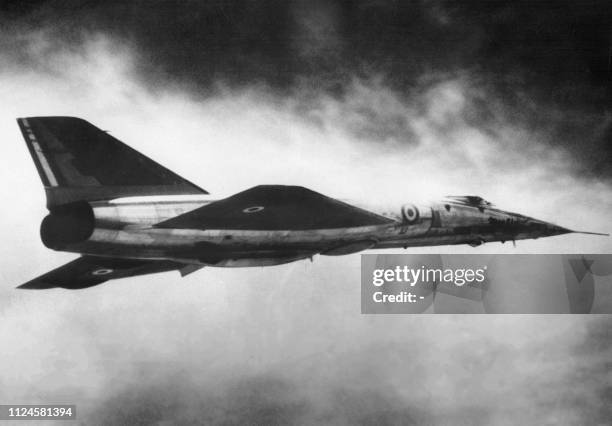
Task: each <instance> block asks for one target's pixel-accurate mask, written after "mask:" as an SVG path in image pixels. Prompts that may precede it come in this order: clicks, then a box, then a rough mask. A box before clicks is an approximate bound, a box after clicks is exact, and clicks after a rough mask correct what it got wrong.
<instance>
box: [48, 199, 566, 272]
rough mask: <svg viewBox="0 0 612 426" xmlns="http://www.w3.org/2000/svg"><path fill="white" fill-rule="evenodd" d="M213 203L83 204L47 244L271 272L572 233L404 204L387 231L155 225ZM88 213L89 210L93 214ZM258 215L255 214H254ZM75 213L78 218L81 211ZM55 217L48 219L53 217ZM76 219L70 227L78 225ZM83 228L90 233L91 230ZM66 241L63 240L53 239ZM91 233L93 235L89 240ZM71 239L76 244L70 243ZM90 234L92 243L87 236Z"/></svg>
mask: <svg viewBox="0 0 612 426" xmlns="http://www.w3.org/2000/svg"><path fill="white" fill-rule="evenodd" d="M213 201H214V200H209V199H206V196H203V197H200V196H195V197H194V196H187V197H176V196H175V197H131V198H124V199H116V200H109V201H97V202H89V203H87V205H86V206H84V205H83V204H81V205H80V207H79V208H80V209H81V210H82V211H81V212H80V213H78V214H80V215H90V216H91V218H90V219H89V222H88V224H87V225H83V227H84V229H83V232H81V233H79V232H76V233H74V232H72V233H71V232H68V230H63V229H55V230H49V228H50V227H52V226H55V227H56V228H57V227H58V226H60V225H58V224H57V223H59V222H58V221H57V220H56V221H55V222H53V221H51V220H47V219H45V221H47V223H50V222H53V223H51V224H47V225H46V227H47V229H45V225H44V223H43V226H42V228H41V235H42V236H43V241H44V242H45V244H46V245H47V246H48V247H50V248H52V249H55V250H62V251H70V252H76V253H81V254H87V255H94V256H108V257H113V258H129V259H147V260H173V261H176V262H181V263H185V264H199V265H208V266H220V267H241V266H268V265H276V264H282V263H287V262H292V261H295V260H300V259H305V258H309V257H312V256H313V255H314V254H323V255H343V254H350V253H355V252H359V251H362V250H365V249H389V248H407V247H417V246H433V245H450V244H470V245H472V246H476V245H480V244H482V243H485V242H493V241H502V242H505V241H510V240H512V241H514V240H520V239H528V238H539V237H543V236H551V235H558V234H563V233H566V232H569V231H568V230H566V229H564V228H561V227H558V226H556V225H552V224H548V223H546V222H542V221H539V220H536V219H532V218H529V217H526V216H522V215H519V214H516V213H510V212H506V211H502V210H498V209H495V208H493V207H491V206H490V205H486V204H479V205H470V204H466V203H461V202H453V201H448V200H445V201H441V202H439V203H433V204H431V205H426V206H416V205H412V204H406V205H404V206H398V208H397V209H396V211H392V212H387V213H381V215H382V216H385V217H388V218H390V219H392V222H390V223H388V224H383V225H372V226H358V227H345V228H334V229H308V230H249V229H235V230H232V229H171V228H170V229H169V228H160V227H156V226H155V225H156V224H158V223H160V222H163V221H165V220H168V219H171V218H173V217H176V216H179V215H182V214H185V213H187V212H190V211H192V210H195V209H197V208H200V207H203V206H204V205H206V204H209V203H212V202H213ZM88 208H89V209H90V211H86V210H87V209H88ZM257 213H258V211H257V209H253V211H252V212H249V214H253V215H256V214H257ZM75 214H77V213H75ZM53 215H54V213H51V215H50V216H53ZM83 221H87V220H86V219H83ZM76 222H78V221H75V220H74V218H73V217H71V218H70V220H67V221H66V223H69V225H62V226H71V227H74V226H75V225H74V224H75V223H76ZM85 227H89V228H90V230H89V232H87V230H86V229H85ZM56 234H57V235H61V237H62V238H63V239H62V240H61V241H59V240H56V239H55V240H54V238H53V235H56ZM87 234H88V235H87ZM66 235H75V238H74V239H72V240H70V239H68V240H67V239H66ZM84 236H87V238H83V237H84Z"/></svg>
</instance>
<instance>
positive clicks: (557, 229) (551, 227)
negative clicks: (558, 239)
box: [542, 222, 574, 237]
mask: <svg viewBox="0 0 612 426" xmlns="http://www.w3.org/2000/svg"><path fill="white" fill-rule="evenodd" d="M542 223H543V224H544V226H545V227H544V234H545V235H546V236H547V237H550V236H553V235H563V234H571V233H572V232H574V231H572V230H571V229H567V228H564V227H562V226H558V225H555V224H553V223H547V222H542Z"/></svg>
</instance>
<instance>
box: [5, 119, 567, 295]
mask: <svg viewBox="0 0 612 426" xmlns="http://www.w3.org/2000/svg"><path fill="white" fill-rule="evenodd" d="M17 122H18V124H19V127H20V129H21V132H22V133H23V137H24V139H25V142H26V144H27V147H28V149H29V151H30V154H31V155H32V158H33V160H34V163H35V164H36V168H37V169H38V173H39V175H40V178H41V179H42V182H43V185H44V188H45V193H46V198H47V209H48V210H49V214H48V215H47V216H46V217H45V218H44V219H43V221H42V224H41V227H40V236H41V239H42V242H43V243H44V245H45V246H46V247H48V248H50V249H53V250H59V251H67V252H73V253H78V254H80V257H79V258H77V259H76V260H73V261H72V262H70V263H67V264H66V265H64V266H61V267H59V268H57V269H54V270H52V271H50V272H48V273H46V274H44V275H42V276H40V277H38V278H35V279H33V280H31V281H29V282H27V283H25V284H23V285H21V286H20V288H26V289H46V288H52V287H63V288H68V289H79V288H85V287H90V286H93V285H97V284H100V283H103V282H105V281H108V280H110V279H116V278H125V277H131V276H137V275H144V274H150V273H155V272H164V271H171V270H178V271H179V272H180V274H181V275H182V276H185V275H187V274H189V273H191V272H194V271H196V270H198V269H200V268H202V267H204V266H219V267H242V266H268V265H278V264H282V263H288V262H293V261H297V260H300V259H307V258H312V256H314V255H316V254H321V255H327V256H337V255H344V254H350V253H357V252H359V251H362V250H366V249H388V248H399V247H403V248H406V247H416V246H432V245H447V244H470V245H472V246H477V245H480V244H483V243H485V242H491V241H501V242H505V241H515V240H520V239H527V238H540V237H549V236H553V235H560V234H566V233H569V232H575V231H571V230H569V229H566V228H562V227H560V226H556V225H553V224H551V223H546V222H543V221H540V220H536V219H532V218H530V217H527V216H522V215H520V214H516V213H510V212H506V211H503V210H499V209H496V208H495V207H494V206H493V205H492V204H491V203H489V202H487V201H485V200H483V199H482V198H480V197H476V196H456V197H449V198H448V199H445V200H442V201H441V202H439V203H434V204H433V205H428V206H419V205H414V204H405V205H403V206H398V208H397V212H395V213H393V214H377V213H375V212H372V211H368V210H365V209H362V208H359V207H356V206H353V205H351V204H347V203H345V202H342V201H339V200H336V199H334V198H330V197H326V196H325V195H322V194H319V193H317V192H315V191H311V190H309V189H307V188H303V187H300V186H282V185H260V186H255V187H253V188H250V189H247V190H245V191H242V192H239V193H238V194H235V195H232V196H231V197H228V198H225V199H221V200H211V199H210V197H209V196H208V195H207V194H208V193H207V192H206V191H205V190H204V189H202V188H200V187H198V186H197V185H195V184H193V183H191V182H189V181H188V180H186V179H183V178H182V177H180V176H178V175H177V174H175V173H173V172H171V171H170V170H168V169H166V168H165V167H163V166H161V165H160V164H158V163H156V162H155V161H153V160H151V159H149V158H147V157H145V156H144V155H142V154H141V153H139V152H137V151H135V150H134V149H132V148H130V147H128V146H127V145H125V144H123V143H122V142H121V141H119V140H118V139H116V138H114V137H113V136H111V135H110V134H109V133H107V132H106V131H103V130H100V129H98V128H97V127H95V126H94V125H92V124H90V123H89V122H87V121H85V120H82V119H80V118H74V117H29V118H19V119H17Z"/></svg>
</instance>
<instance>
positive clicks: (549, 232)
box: [532, 219, 609, 237]
mask: <svg viewBox="0 0 612 426" xmlns="http://www.w3.org/2000/svg"><path fill="white" fill-rule="evenodd" d="M532 226H534V227H535V228H538V229H540V230H541V232H542V234H543V235H544V236H546V237H551V236H554V235H563V234H590V235H603V236H609V234H603V233H599V232H588V231H574V230H573V229H568V228H564V227H562V226H558V225H555V224H554V223H548V222H544V221H541V220H536V219H532Z"/></svg>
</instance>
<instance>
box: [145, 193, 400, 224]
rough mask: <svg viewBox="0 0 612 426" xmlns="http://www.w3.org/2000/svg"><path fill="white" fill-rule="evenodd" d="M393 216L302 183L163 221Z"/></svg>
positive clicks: (357, 220) (367, 220) (376, 220)
mask: <svg viewBox="0 0 612 426" xmlns="http://www.w3.org/2000/svg"><path fill="white" fill-rule="evenodd" d="M389 223H393V220H391V219H388V218H386V217H383V216H380V215H377V214H375V213H372V212H369V211H367V210H364V209H361V208H359V207H355V206H352V205H350V204H347V203H344V202H342V201H339V200H336V199H334V198H330V197H326V196H325V195H322V194H319V193H318V192H315V191H311V190H310V189H307V188H303V187H301V186H282V185H260V186H255V187H253V188H251V189H247V190H246V191H243V192H239V193H238V194H236V195H233V196H231V197H229V198H225V199H223V200H219V201H215V202H213V203H210V204H207V205H206V206H203V207H200V208H198V209H196V210H193V211H191V212H188V213H185V214H182V215H180V216H177V217H174V218H172V219H169V220H166V221H164V222H161V223H159V224H157V225H155V226H156V227H159V228H175V229H236V230H315V229H335V228H350V227H361V226H376V225H385V224H389Z"/></svg>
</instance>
